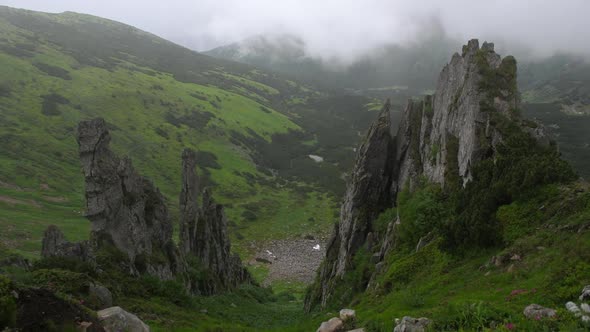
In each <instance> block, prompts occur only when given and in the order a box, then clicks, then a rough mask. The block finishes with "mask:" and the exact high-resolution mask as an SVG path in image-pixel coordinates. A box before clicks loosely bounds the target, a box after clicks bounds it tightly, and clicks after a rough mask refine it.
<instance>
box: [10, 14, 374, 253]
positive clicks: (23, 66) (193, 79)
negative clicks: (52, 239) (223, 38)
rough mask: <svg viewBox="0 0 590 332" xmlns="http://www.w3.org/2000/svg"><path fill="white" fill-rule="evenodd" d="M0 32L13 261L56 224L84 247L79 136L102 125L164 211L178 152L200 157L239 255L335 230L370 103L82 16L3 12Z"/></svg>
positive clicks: (174, 184) (173, 189) (175, 181)
mask: <svg viewBox="0 0 590 332" xmlns="http://www.w3.org/2000/svg"><path fill="white" fill-rule="evenodd" d="M0 31H1V34H0V49H1V50H2V52H0V77H1V82H0V112H1V114H2V118H3V121H2V122H1V123H0V140H1V142H2V144H0V207H1V208H0V225H1V226H2V228H3V229H4V230H5V231H3V232H2V234H1V235H0V240H1V241H2V242H3V243H5V244H6V245H8V246H9V247H11V248H13V249H15V250H16V251H17V252H20V253H22V254H24V255H25V256H27V257H35V256H37V255H38V251H39V248H40V237H41V234H42V230H43V229H44V228H45V227H46V226H47V225H48V224H50V223H55V224H57V225H58V226H59V227H60V228H61V229H63V230H64V233H65V235H66V236H67V237H68V238H69V239H71V240H73V241H75V240H81V239H83V238H85V236H86V234H87V230H88V222H87V221H86V220H84V218H83V217H82V211H83V206H84V204H83V200H82V192H83V191H82V190H83V178H82V176H81V175H80V169H79V162H78V157H77V144H76V142H75V140H74V137H75V134H74V130H75V128H76V125H77V123H78V122H79V121H80V120H81V119H87V118H93V117H97V116H100V117H103V118H104V119H105V120H106V121H107V122H108V123H109V124H110V126H111V128H110V131H111V133H112V136H113V142H114V144H115V145H114V149H115V151H116V152H117V153H119V154H125V155H128V156H130V157H131V158H132V159H133V161H134V164H135V165H136V167H137V169H138V170H140V171H141V172H142V174H145V175H146V176H147V177H148V178H150V179H152V180H153V181H154V182H155V184H156V186H158V187H159V188H160V189H161V190H162V192H163V193H164V195H165V196H166V197H167V198H168V199H169V201H170V202H175V201H176V200H177V197H178V190H179V189H178V188H180V185H179V183H180V166H179V165H180V152H181V150H182V148H184V147H192V148H194V149H196V150H198V151H199V166H200V167H199V169H200V173H201V177H202V181H203V182H204V183H205V184H206V185H211V186H216V187H217V188H216V190H215V194H216V199H217V200H218V201H220V202H221V203H223V204H225V205H226V206H227V208H228V209H227V212H228V215H229V218H230V220H231V221H232V222H231V227H232V229H231V232H232V235H233V236H234V238H235V241H234V244H235V247H236V248H237V250H238V251H240V252H242V253H245V252H246V251H247V250H249V248H250V247H249V246H243V245H241V241H240V239H244V241H248V242H247V243H249V241H264V240H268V239H276V238H282V237H289V236H298V235H300V234H303V233H322V232H324V231H325V230H327V228H328V227H329V225H330V224H331V223H332V222H333V220H334V213H335V211H336V209H337V203H336V202H337V201H338V199H339V195H340V194H341V193H342V191H343V188H344V181H343V179H342V174H343V173H344V172H346V171H348V170H349V168H350V167H349V165H350V163H351V160H352V158H353V156H354V152H353V147H354V146H355V145H356V140H357V138H358V135H359V132H362V131H363V130H365V128H366V127H367V126H368V123H369V121H370V120H371V119H372V118H373V114H374V113H373V112H370V110H372V109H373V106H372V104H370V103H369V102H370V100H369V99H367V98H364V97H351V96H338V95H331V94H327V93H323V92H319V91H316V90H314V89H313V88H312V87H310V86H306V85H302V84H299V83H296V82H294V81H290V80H287V79H284V78H281V77H279V76H277V75H275V74H270V73H266V72H263V71H260V70H258V69H255V68H253V67H250V66H247V65H242V64H238V63H234V62H229V61H225V60H219V59H215V58H211V57H208V56H205V55H201V54H198V53H195V52H193V51H190V50H188V49H185V48H182V47H179V46H177V45H175V44H172V43H170V42H168V41H165V40H163V39H161V38H158V37H156V36H154V35H151V34H149V33H146V32H143V31H140V30H137V29H135V28H133V27H130V26H127V25H124V24H120V23H117V22H113V21H109V20H105V19H100V18H97V17H93V16H88V15H80V14H75V13H63V14H57V15H54V14H44V13H37V12H29V11H23V10H16V9H10V8H7V7H1V8H0ZM358 110H364V111H360V112H359V111H358ZM309 154H314V155H319V156H321V157H323V158H324V162H321V163H318V162H315V161H313V160H312V159H310V158H309V157H308V155H309ZM175 205H176V204H171V207H174V206H175ZM173 213H174V214H176V213H177V212H176V211H174V210H173ZM310 220H313V222H312V221H310ZM261 229H264V230H265V231H264V232H261V231H260V230H261Z"/></svg>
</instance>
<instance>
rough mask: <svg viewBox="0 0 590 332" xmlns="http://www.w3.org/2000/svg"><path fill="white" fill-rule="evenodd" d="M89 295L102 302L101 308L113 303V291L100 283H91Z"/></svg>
mask: <svg viewBox="0 0 590 332" xmlns="http://www.w3.org/2000/svg"><path fill="white" fill-rule="evenodd" d="M88 295H90V296H91V297H95V298H96V299H97V300H98V301H99V302H100V306H101V308H100V309H104V308H108V307H111V306H112V305H113V294H111V291H110V290H109V289H108V288H106V287H104V286H103V285H101V284H98V283H90V285H89V287H88Z"/></svg>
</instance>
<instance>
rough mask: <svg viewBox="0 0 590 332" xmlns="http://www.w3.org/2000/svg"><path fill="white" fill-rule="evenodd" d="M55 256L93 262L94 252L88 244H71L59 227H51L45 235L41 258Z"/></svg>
mask: <svg viewBox="0 0 590 332" xmlns="http://www.w3.org/2000/svg"><path fill="white" fill-rule="evenodd" d="M53 256H59V257H68V258H75V259H80V260H82V261H92V252H91V248H90V246H89V245H88V242H86V241H83V242H69V241H68V240H66V238H65V236H64V234H63V233H62V232H61V230H60V229H59V228H58V227H57V226H55V225H49V226H48V227H47V229H46V230H45V232H44V233H43V244H42V246H41V257H53Z"/></svg>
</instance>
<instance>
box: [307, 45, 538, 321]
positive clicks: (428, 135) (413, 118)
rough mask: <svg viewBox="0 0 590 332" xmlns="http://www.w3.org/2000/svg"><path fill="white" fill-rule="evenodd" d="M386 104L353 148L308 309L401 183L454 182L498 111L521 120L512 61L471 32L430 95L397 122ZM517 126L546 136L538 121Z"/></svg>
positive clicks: (481, 154) (485, 153)
mask: <svg viewBox="0 0 590 332" xmlns="http://www.w3.org/2000/svg"><path fill="white" fill-rule="evenodd" d="M389 108H390V107H389V103H387V104H386V105H385V107H384V110H383V111H382V113H381V114H380V115H379V118H378V119H377V121H376V122H375V123H374V124H373V125H372V127H371V129H370V130H369V132H368V134H367V137H366V139H365V141H364V142H363V144H362V145H361V148H360V149H359V151H358V154H357V159H356V164H355V166H354V170H353V173H352V176H351V181H350V183H349V185H348V189H347V192H346V196H345V199H344V203H343V205H342V209H341V215H340V222H339V224H338V225H337V226H336V228H335V229H334V233H333V235H332V238H331V240H330V242H329V246H328V248H327V252H326V257H325V260H324V264H323V265H322V267H321V269H320V271H319V272H318V279H317V281H316V284H315V285H314V287H312V291H311V292H310V293H309V294H308V297H307V298H306V309H308V310H309V309H311V307H312V306H314V305H316V304H321V305H322V306H324V305H326V301H328V300H329V299H330V298H331V297H332V295H333V294H332V293H333V291H334V285H335V284H336V283H337V282H338V281H339V280H341V279H342V277H343V275H344V273H345V272H346V271H347V270H348V269H349V268H350V265H351V261H352V259H353V257H354V255H355V253H356V252H357V251H358V250H359V248H360V247H361V246H362V245H363V244H364V243H365V242H366V241H369V240H368V238H369V239H370V242H373V240H372V238H373V235H372V234H371V233H372V231H373V229H372V222H373V220H374V219H375V218H376V216H378V215H379V214H380V213H381V212H382V211H383V210H385V209H387V208H390V207H393V206H394V205H395V201H396V197H397V194H398V193H399V192H400V191H401V190H402V189H403V188H409V189H410V190H412V188H414V187H415V185H416V184H417V183H418V181H419V180H421V179H424V178H425V179H427V180H428V181H429V182H432V183H438V184H440V185H441V186H443V187H447V188H461V187H463V186H464V185H465V184H466V183H467V182H469V181H470V180H472V176H473V175H472V170H473V167H474V165H475V164H477V163H478V162H480V161H481V160H483V159H486V158H493V157H494V155H495V153H496V148H497V146H498V145H499V144H500V143H501V142H502V140H503V137H502V131H501V130H499V127H500V126H501V123H502V121H503V119H508V120H509V121H515V122H517V123H519V122H521V121H522V120H520V117H519V113H518V109H519V96H518V92H517V89H516V61H515V60H514V58H513V57H511V56H507V57H505V58H502V57H500V55H498V54H496V53H495V52H494V45H493V44H491V43H484V44H483V45H482V47H481V48H480V47H479V42H478V41H477V40H470V41H469V42H468V44H467V45H465V46H463V50H462V53H461V54H458V53H455V54H454V55H453V56H452V58H451V61H450V62H449V63H448V64H447V65H446V66H445V67H444V68H443V70H442V72H441V73H440V75H439V79H438V83H437V88H436V92H435V93H434V95H433V96H426V97H424V98H423V100H420V101H417V100H410V101H408V104H407V106H406V108H405V110H404V112H403V116H402V118H401V121H400V124H399V127H398V128H397V129H394V128H392V126H391V121H390V112H389V111H390V110H389ZM522 123H524V121H523V122H522ZM533 128H535V129H533ZM523 129H524V130H525V131H528V132H529V133H530V134H531V135H533V136H535V137H536V138H537V139H538V140H539V141H541V142H542V143H544V144H547V143H548V140H547V138H546V137H545V136H544V132H543V130H542V128H541V127H539V126H537V125H535V126H529V127H527V126H526V125H523ZM393 132H396V134H395V135H392V134H391V133H393ZM399 222H400V221H399V220H392V221H391V224H390V225H389V229H388V231H387V234H386V235H385V238H384V241H383V242H382V247H381V248H380V249H376V250H375V251H376V252H375V253H374V255H375V259H374V261H375V263H376V262H378V261H379V260H380V259H383V256H384V255H385V253H386V252H387V251H388V250H389V249H390V248H391V247H392V245H393V243H392V241H394V236H393V235H394V233H395V225H396V224H399ZM401 222H403V221H401ZM369 249H371V248H369Z"/></svg>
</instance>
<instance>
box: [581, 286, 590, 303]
mask: <svg viewBox="0 0 590 332" xmlns="http://www.w3.org/2000/svg"><path fill="white" fill-rule="evenodd" d="M585 300H590V285H588V286H585V287H584V289H582V294H580V301H585Z"/></svg>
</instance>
